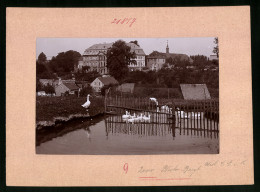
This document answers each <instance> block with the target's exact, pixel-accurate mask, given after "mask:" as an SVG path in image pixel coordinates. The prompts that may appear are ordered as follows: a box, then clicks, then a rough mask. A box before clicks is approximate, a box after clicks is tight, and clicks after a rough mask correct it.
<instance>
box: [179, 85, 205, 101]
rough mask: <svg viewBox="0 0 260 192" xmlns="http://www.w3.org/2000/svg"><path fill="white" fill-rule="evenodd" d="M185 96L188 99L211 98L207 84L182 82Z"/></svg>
mask: <svg viewBox="0 0 260 192" xmlns="http://www.w3.org/2000/svg"><path fill="white" fill-rule="evenodd" d="M180 87H181V91H182V95H183V98H184V99H186V100H204V99H210V93H209V90H208V88H207V85H206V84H180Z"/></svg>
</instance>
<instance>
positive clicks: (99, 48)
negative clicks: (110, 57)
mask: <svg viewBox="0 0 260 192" xmlns="http://www.w3.org/2000/svg"><path fill="white" fill-rule="evenodd" d="M126 44H127V45H128V46H129V47H131V52H133V51H134V52H135V53H136V55H145V53H144V50H143V49H142V48H141V47H139V46H137V45H136V44H134V43H126ZM112 45H113V43H99V44H94V45H92V46H91V47H89V48H87V49H86V50H85V51H84V53H83V55H98V54H100V53H106V51H107V49H109V48H111V47H112Z"/></svg>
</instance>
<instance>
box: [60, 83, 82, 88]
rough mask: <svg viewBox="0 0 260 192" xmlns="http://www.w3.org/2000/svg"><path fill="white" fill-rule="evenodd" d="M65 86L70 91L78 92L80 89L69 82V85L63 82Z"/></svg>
mask: <svg viewBox="0 0 260 192" xmlns="http://www.w3.org/2000/svg"><path fill="white" fill-rule="evenodd" d="M63 84H64V85H65V86H66V87H68V88H69V89H70V90H78V89H79V87H78V86H77V85H76V84H75V83H72V82H71V83H69V82H67V83H64V82H63Z"/></svg>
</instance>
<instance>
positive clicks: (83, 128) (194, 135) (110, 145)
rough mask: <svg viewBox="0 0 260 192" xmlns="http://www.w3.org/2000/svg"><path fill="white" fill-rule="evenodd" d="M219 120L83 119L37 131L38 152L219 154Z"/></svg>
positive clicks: (110, 117) (113, 117)
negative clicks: (130, 120) (144, 120)
mask: <svg viewBox="0 0 260 192" xmlns="http://www.w3.org/2000/svg"><path fill="white" fill-rule="evenodd" d="M215 125H217V124H216V122H214V121H210V120H208V119H203V121H201V120H200V122H198V121H197V120H192V119H190V120H189V121H187V120H185V119H182V120H180V121H176V122H175V124H173V123H172V121H171V120H169V119H167V118H165V119H164V118H161V122H159V123H152V122H150V123H149V122H146V123H144V122H143V123H141V122H140V123H134V124H131V123H126V122H123V121H122V118H121V116H109V117H98V118H95V119H93V120H91V119H84V120H77V121H73V122H69V123H66V124H61V125H58V126H56V127H51V128H48V129H43V130H40V131H37V133H36V153H37V154H88V155H137V154H140V155H149V154H217V153H219V138H218V128H217V126H215Z"/></svg>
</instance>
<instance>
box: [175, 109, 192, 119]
mask: <svg viewBox="0 0 260 192" xmlns="http://www.w3.org/2000/svg"><path fill="white" fill-rule="evenodd" d="M176 109H177V115H178V117H179V118H189V115H188V113H186V112H184V111H180V109H179V107H177V108H176Z"/></svg>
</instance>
